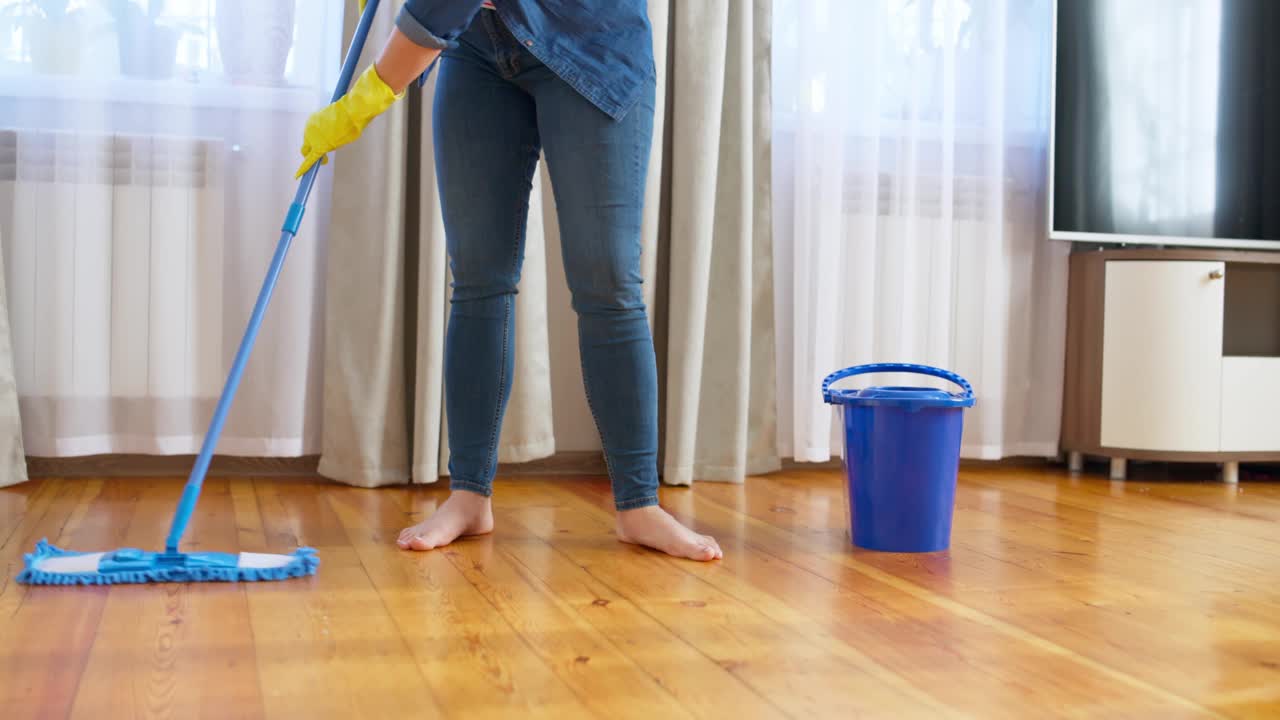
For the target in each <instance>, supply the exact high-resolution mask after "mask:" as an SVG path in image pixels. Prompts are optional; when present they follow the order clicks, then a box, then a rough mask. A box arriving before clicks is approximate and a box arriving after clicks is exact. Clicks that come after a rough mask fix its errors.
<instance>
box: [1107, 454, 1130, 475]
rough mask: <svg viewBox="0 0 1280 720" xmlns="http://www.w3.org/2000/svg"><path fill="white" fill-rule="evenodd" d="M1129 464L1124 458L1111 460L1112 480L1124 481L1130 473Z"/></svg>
mask: <svg viewBox="0 0 1280 720" xmlns="http://www.w3.org/2000/svg"><path fill="white" fill-rule="evenodd" d="M1128 468H1129V464H1128V462H1126V461H1125V459H1124V458H1111V479H1112V480H1123V479H1124V478H1125V475H1126V474H1127V472H1128Z"/></svg>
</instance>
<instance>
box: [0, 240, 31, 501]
mask: <svg viewBox="0 0 1280 720" xmlns="http://www.w3.org/2000/svg"><path fill="white" fill-rule="evenodd" d="M5 293H6V291H5V265H4V253H2V252H0V487H5V486H8V485H16V484H18V483H20V482H26V480H27V460H26V456H25V455H24V454H23V452H22V420H21V419H20V418H19V417H18V383H17V381H16V379H15V378H14V374H13V343H12V340H11V338H10V335H9V307H8V304H7V303H6V301H5V298H6V297H8V296H7V295H6V294H5Z"/></svg>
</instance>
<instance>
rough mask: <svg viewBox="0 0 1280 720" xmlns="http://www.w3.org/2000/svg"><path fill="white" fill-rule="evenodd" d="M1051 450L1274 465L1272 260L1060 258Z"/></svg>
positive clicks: (1278, 428)
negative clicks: (1060, 341)
mask: <svg viewBox="0 0 1280 720" xmlns="http://www.w3.org/2000/svg"><path fill="white" fill-rule="evenodd" d="M1067 314H1068V320H1067V367H1066V383H1065V395H1064V397H1063V422H1062V448H1063V450H1064V451H1066V452H1067V453H1068V457H1069V464H1070V466H1071V468H1072V470H1075V471H1078V470H1079V469H1081V468H1082V466H1083V462H1084V458H1085V456H1101V457H1104V458H1109V459H1110V460H1111V477H1112V478H1113V479H1123V478H1124V477H1125V474H1126V469H1127V468H1126V465H1127V461H1129V460H1154V461H1171V462H1177V461H1187V462H1214V463H1221V464H1222V466H1223V479H1224V480H1225V481H1227V482H1236V481H1237V480H1238V479H1239V470H1240V463H1241V462H1250V461H1256V462H1274V461H1280V253H1268V252H1246V251H1234V250H1165V249H1149V250H1098V251H1090V252H1078V253H1076V254H1073V255H1072V256H1071V279H1070V290H1069V293H1068V309H1067Z"/></svg>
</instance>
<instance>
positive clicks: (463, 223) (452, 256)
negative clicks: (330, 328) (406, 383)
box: [399, 22, 539, 550]
mask: <svg viewBox="0 0 1280 720" xmlns="http://www.w3.org/2000/svg"><path fill="white" fill-rule="evenodd" d="M488 38H489V36H488V34H487V33H486V32H484V29H483V28H482V27H481V23H479V22H477V23H475V24H474V25H473V28H472V30H469V31H468V32H467V33H466V34H465V35H464V36H463V38H462V42H461V43H460V47H459V48H458V49H456V50H451V51H449V52H448V53H446V55H445V57H444V58H443V59H442V60H441V67H440V78H439V81H438V85H437V89H436V100H435V112H434V126H435V127H434V130H435V138H434V140H435V152H436V174H437V179H438V182H439V185H440V199H441V207H442V210H443V215H444V224H445V233H446V241H447V244H448V250H449V262H450V268H451V269H452V271H453V299H452V304H451V306H450V313H449V325H448V331H447V335H446V338H445V370H444V373H445V412H446V415H447V416H448V423H449V450H450V454H451V458H450V461H449V471H450V475H451V481H450V489H452V490H453V491H454V492H453V494H452V495H451V496H450V498H449V499H448V500H447V501H446V502H445V503H444V504H443V505H442V506H441V507H440V508H439V509H438V510H437V512H436V513H435V514H434V515H432V516H431V517H430V518H429V519H427V520H426V521H424V522H422V523H420V524H418V525H415V526H414V527H411V528H408V529H406V530H405V531H404V532H402V533H401V535H400V539H399V545H400V546H401V547H404V548H412V549H415V550H429V549H431V548H434V547H439V546H441V545H445V544H448V543H449V542H452V541H453V540H454V539H455V538H457V537H458V536H460V535H468V534H480V533H486V532H489V531H490V530H492V528H493V515H492V511H491V509H490V503H489V496H490V495H491V494H492V488H493V476H494V472H495V470H496V468H497V447H498V432H499V428H500V427H501V425H502V416H503V413H504V411H505V409H506V404H507V399H508V397H509V396H510V390H511V377H512V369H513V367H514V354H515V348H514V347H513V341H514V338H515V330H514V314H515V313H514V309H515V308H514V305H515V294H516V286H517V284H518V282H519V278H520V264H521V261H522V260H523V253H524V237H525V221H526V218H527V216H528V210H529V192H530V189H531V187H532V185H531V180H532V177H533V171H534V168H535V167H536V164H537V160H538V153H539V140H538V131H537V124H536V119H535V114H534V106H533V99H532V98H531V97H529V95H527V94H526V93H525V92H524V91H523V90H521V89H520V88H518V87H517V86H516V85H514V84H512V83H511V81H510V80H508V79H507V78H505V77H504V76H503V74H502V73H501V72H500V69H499V67H498V66H497V64H496V63H495V62H494V59H493V57H491V56H492V52H490V51H491V50H492V43H491V42H490V41H489V39H488Z"/></svg>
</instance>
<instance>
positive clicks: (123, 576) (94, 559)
mask: <svg viewBox="0 0 1280 720" xmlns="http://www.w3.org/2000/svg"><path fill="white" fill-rule="evenodd" d="M25 560H26V567H25V569H23V571H22V572H21V573H19V574H18V582H22V583H28V584H31V585H109V584H114V583H146V582H206V581H219V580H220V581H224V582H236V581H241V580H250V581H251V580H285V579H288V578H294V577H302V576H304V575H313V574H315V572H316V566H317V565H319V562H320V561H319V560H318V559H317V558H316V551H315V550H313V549H311V548H298V549H297V550H296V551H294V553H293V554H291V555H273V554H267V553H243V552H242V553H239V554H237V555H232V554H230V553H219V552H199V553H173V554H168V553H155V552H147V551H145V550H136V549H134V548H121V549H119V550H113V551H111V552H74V551H71V550H63V549H62V548H59V547H54V546H53V545H50V544H49V543H48V541H46V540H41V541H40V542H39V544H37V545H36V551H35V552H33V553H28V554H27V555H26V556H25Z"/></svg>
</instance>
